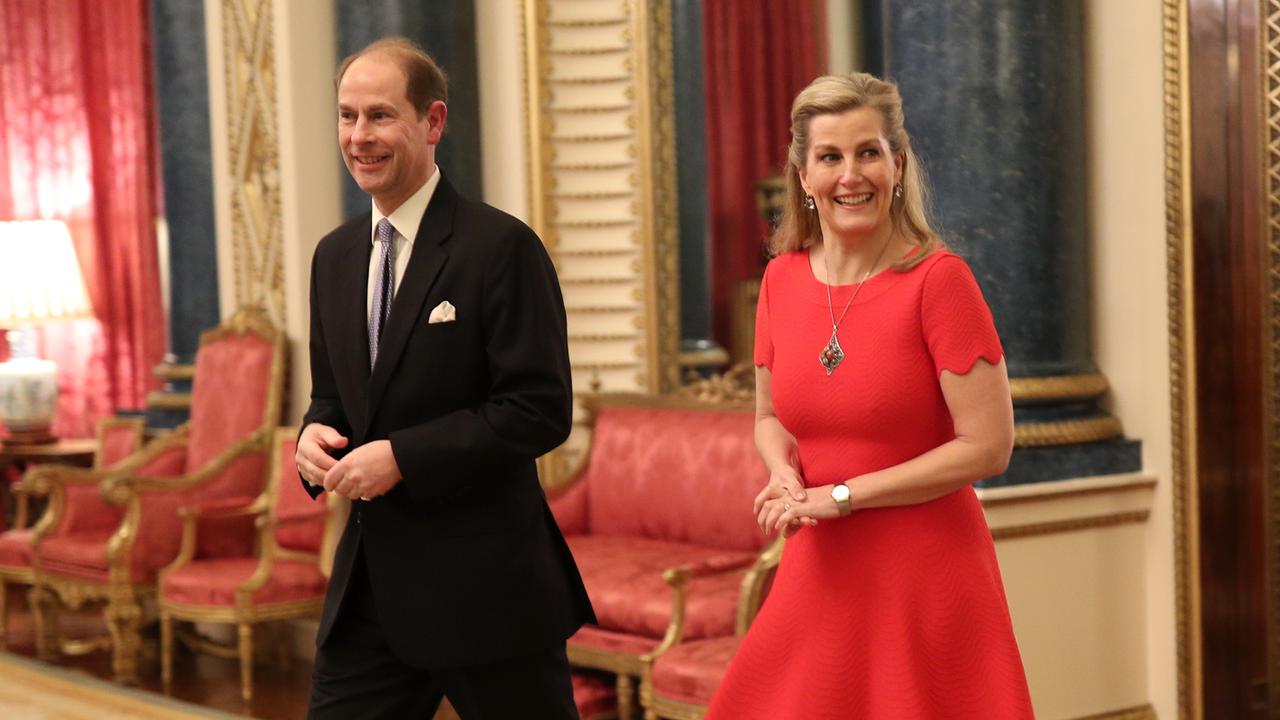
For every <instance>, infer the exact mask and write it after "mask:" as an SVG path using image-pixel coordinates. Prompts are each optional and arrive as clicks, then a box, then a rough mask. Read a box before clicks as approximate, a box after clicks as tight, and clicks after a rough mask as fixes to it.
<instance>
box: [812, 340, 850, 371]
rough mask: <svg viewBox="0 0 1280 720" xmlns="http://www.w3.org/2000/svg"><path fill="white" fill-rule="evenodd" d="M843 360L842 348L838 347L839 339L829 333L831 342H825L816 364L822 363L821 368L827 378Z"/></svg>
mask: <svg viewBox="0 0 1280 720" xmlns="http://www.w3.org/2000/svg"><path fill="white" fill-rule="evenodd" d="M843 360H844V348H842V347H840V338H838V337H836V332H835V331H834V330H832V331H831V340H829V341H828V342H827V346H826V347H825V348H823V349H822V354H821V355H819V356H818V362H820V363H822V367H824V368H826V369H827V376H828V377H830V376H831V373H832V372H834V371H835V369H836V368H837V367H839V366H840V363H841V362H842V361H843Z"/></svg>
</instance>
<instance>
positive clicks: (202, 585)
mask: <svg viewBox="0 0 1280 720" xmlns="http://www.w3.org/2000/svg"><path fill="white" fill-rule="evenodd" d="M257 567H258V559H257V558H218V559H213V560H197V561H195V562H192V563H190V564H189V565H184V566H183V567H180V568H178V569H177V570H174V571H173V572H171V573H169V574H168V575H166V576H165V578H164V582H163V583H161V587H160V597H161V598H162V599H163V600H165V601H167V602H173V603H180V604H183V605H206V606H214V607H226V606H232V605H235V604H236V588H238V587H240V586H241V585H243V584H244V583H245V581H247V580H248V579H249V576H250V575H252V574H253V571H254V570H256V569H257ZM324 591H325V577H324V575H322V574H321V573H320V569H319V568H318V567H317V566H316V564H315V563H309V562H301V561H296V560H276V561H275V564H274V565H273V566H272V568H271V576H270V577H269V578H268V579H267V584H266V585H263V586H262V588H261V589H259V590H258V591H257V592H255V593H254V594H253V598H252V599H253V603H254V604H255V605H268V604H273V603H286V602H294V601H298V600H310V599H314V600H319V599H322V598H323V597H324Z"/></svg>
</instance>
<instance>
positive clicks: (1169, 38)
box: [1162, 0, 1200, 718]
mask: <svg viewBox="0 0 1280 720" xmlns="http://www.w3.org/2000/svg"><path fill="white" fill-rule="evenodd" d="M1162 18H1163V39H1162V44H1163V53H1164V89H1163V96H1164V160H1165V162H1164V181H1165V228H1166V235H1165V252H1166V257H1167V258H1168V263H1167V265H1168V271H1167V279H1168V308H1169V410H1170V413H1169V415H1170V428H1169V430H1170V441H1171V445H1172V452H1171V455H1172V457H1171V461H1172V477H1171V483H1172V489H1173V530H1174V574H1175V577H1174V597H1175V600H1174V602H1175V608H1176V609H1175V614H1176V625H1177V646H1178V659H1177V666H1178V717H1179V718H1191V717H1195V716H1196V715H1198V710H1199V706H1200V699H1199V690H1198V680H1197V678H1198V675H1199V673H1198V672H1193V668H1198V666H1199V647H1198V639H1197V638H1198V634H1197V631H1196V629H1195V626H1194V624H1193V623H1192V622H1191V618H1192V617H1193V616H1194V615H1195V614H1197V610H1196V608H1197V607H1198V605H1199V597H1198V593H1197V592H1196V571H1195V565H1194V561H1195V559H1194V557H1193V549H1194V548H1195V547H1197V545H1198V543H1197V542H1196V535H1197V532H1198V531H1197V524H1196V518H1195V511H1194V510H1195V485H1194V477H1195V476H1194V472H1193V468H1194V467H1195V462H1196V447H1195V388H1194V379H1195V357H1194V354H1193V353H1192V348H1193V346H1194V344H1193V341H1192V340H1193V338H1194V335H1195V326H1194V323H1193V321H1192V316H1191V312H1190V311H1191V307H1192V305H1191V302H1190V300H1191V289H1192V280H1193V277H1192V268H1191V263H1190V262H1189V261H1188V259H1189V257H1190V249H1189V244H1190V241H1191V237H1190V230H1191V227H1192V224H1191V200H1190V194H1189V192H1187V190H1189V189H1190V187H1191V179H1190V172H1191V167H1190V163H1189V162H1187V160H1186V155H1185V153H1186V151H1187V149H1188V148H1190V121H1189V118H1188V100H1187V98H1188V90H1187V80H1188V79H1187V72H1186V68H1187V3H1186V2H1184V1H1183V0H1163V3H1162Z"/></svg>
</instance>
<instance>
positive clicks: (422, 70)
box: [333, 37, 449, 117]
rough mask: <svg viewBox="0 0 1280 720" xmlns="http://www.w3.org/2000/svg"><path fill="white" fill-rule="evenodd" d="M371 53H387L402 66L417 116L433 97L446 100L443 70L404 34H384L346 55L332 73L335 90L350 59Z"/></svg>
mask: <svg viewBox="0 0 1280 720" xmlns="http://www.w3.org/2000/svg"><path fill="white" fill-rule="evenodd" d="M374 53H378V54H382V55H387V56H389V57H390V58H391V59H392V60H394V61H395V62H396V63H398V64H399V65H400V69H401V70H404V74H405V78H406V82H405V97H406V98H408V100H409V104H411V105H413V107H414V109H415V110H417V111H418V117H422V116H423V115H426V114H427V108H428V107H430V106H431V103H433V102H435V101H436V100H442V101H444V102H448V101H449V80H448V78H446V77H445V74H444V70H441V69H440V66H439V65H437V64H436V61H435V60H434V59H432V57H431V56H430V55H428V54H427V51H425V50H423V49H422V48H420V47H418V46H417V45H416V44H415V43H414V42H413V41H412V40H410V39H408V38H404V37H385V38H382V39H381V40H374V41H373V42H371V43H369V44H368V45H366V46H365V47H364V49H363V50H360V51H358V52H354V53H352V54H350V55H348V56H347V57H346V58H345V59H343V61H342V64H340V65H339V66H338V73H337V74H336V75H334V77H333V87H334V89H335V90H336V89H337V88H338V86H339V85H340V84H341V83H342V76H343V75H345V74H346V73H347V68H349V67H351V63H353V62H355V61H356V60H357V59H359V58H361V57H364V56H365V55H370V54H374Z"/></svg>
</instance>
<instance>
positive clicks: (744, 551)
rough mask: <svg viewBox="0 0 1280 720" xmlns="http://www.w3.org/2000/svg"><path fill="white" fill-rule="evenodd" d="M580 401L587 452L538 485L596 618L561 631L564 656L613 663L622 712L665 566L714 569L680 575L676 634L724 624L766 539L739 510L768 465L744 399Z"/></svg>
mask: <svg viewBox="0 0 1280 720" xmlns="http://www.w3.org/2000/svg"><path fill="white" fill-rule="evenodd" d="M584 406H585V407H586V409H587V412H588V419H589V421H590V422H591V423H592V434H591V444H590V448H589V450H588V455H587V457H586V459H585V460H584V462H583V463H582V465H581V467H580V469H579V470H577V471H575V472H574V473H572V474H571V475H570V477H569V480H568V481H567V482H566V483H563V484H560V485H557V486H556V487H555V488H553V489H551V490H550V491H549V493H548V494H549V495H550V496H551V505H552V511H553V512H554V513H555V516H556V520H557V522H558V523H559V524H560V528H561V530H562V531H563V532H564V534H565V536H566V540H567V541H568V543H569V548H570V550H571V551H572V552H573V555H574V559H575V560H576V561H577V564H578V568H579V570H580V571H581V573H582V576H583V581H584V583H585V584H586V587H587V594H588V595H589V596H590V598H591V603H592V605H593V607H594V608H595V611H596V616H597V619H598V621H599V624H598V625H588V626H585V627H583V628H582V629H581V630H579V631H578V632H577V633H576V634H575V635H574V636H573V637H572V638H570V639H569V643H568V653H569V660H570V662H571V663H572V664H573V665H575V666H577V667H582V668H593V669H598V670H606V671H609V672H612V673H616V674H617V693H618V715H619V717H620V718H621V719H622V720H629V719H630V718H632V717H634V712H635V700H634V696H635V687H636V681H637V680H638V678H639V676H640V673H641V672H642V670H643V662H642V658H643V657H644V656H645V655H647V654H649V653H651V652H653V651H654V649H655V648H657V647H658V646H659V644H660V643H661V642H662V640H663V637H664V636H665V635H666V634H667V632H668V627H669V625H670V624H671V621H672V599H671V591H670V588H669V587H668V586H667V584H666V583H665V582H664V580H663V573H664V572H665V571H667V570H669V569H672V568H678V567H684V568H716V569H718V570H721V571H722V572H717V573H701V574H697V575H696V576H695V577H692V578H691V579H690V581H689V584H690V588H689V601H688V603H687V605H686V607H685V609H684V610H685V617H684V620H683V625H682V633H683V635H684V637H686V638H688V639H690V640H695V639H702V638H710V637H722V636H729V635H732V634H733V632H734V613H735V607H736V605H737V599H738V589H739V584H740V583H741V581H742V577H743V574H744V573H745V572H746V571H747V569H748V568H750V567H751V566H752V565H753V564H754V563H756V562H757V558H758V555H759V553H760V552H761V550H762V549H763V547H764V546H765V545H766V543H767V542H768V538H767V537H765V536H764V535H763V534H762V533H761V532H760V529H759V527H758V526H757V525H756V523H755V518H754V517H753V516H752V514H751V503H752V500H753V499H754V497H755V495H756V494H757V493H758V492H759V491H760V488H762V487H763V486H764V485H765V483H766V482H767V481H768V472H767V471H766V470H765V468H764V465H763V463H761V462H760V459H759V457H758V456H757V454H756V450H755V441H754V423H755V415H754V412H753V410H752V408H751V406H750V405H749V404H742V403H739V404H707V403H704V402H700V401H697V400H694V399H688V398H682V397H652V396H631V395H601V396H594V397H588V398H587V399H586V400H585V401H584Z"/></svg>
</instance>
